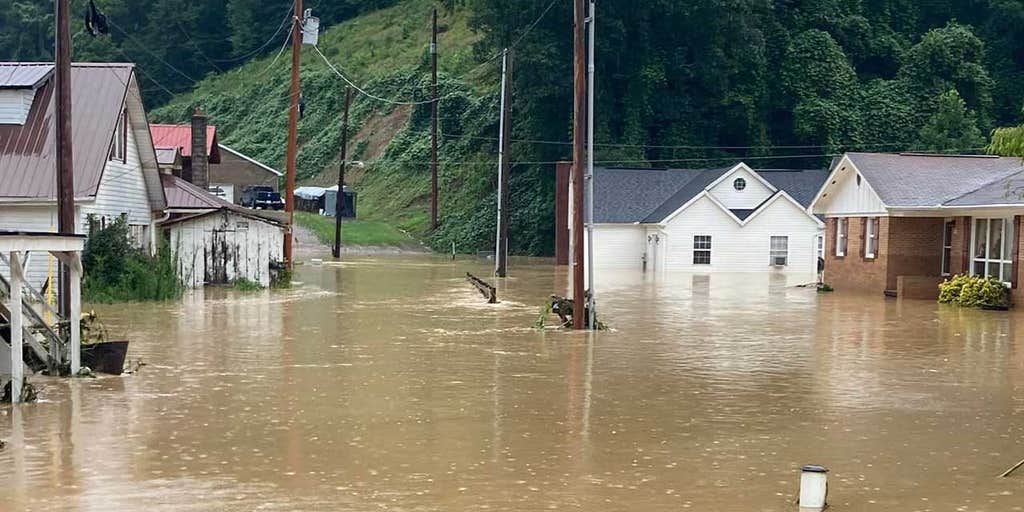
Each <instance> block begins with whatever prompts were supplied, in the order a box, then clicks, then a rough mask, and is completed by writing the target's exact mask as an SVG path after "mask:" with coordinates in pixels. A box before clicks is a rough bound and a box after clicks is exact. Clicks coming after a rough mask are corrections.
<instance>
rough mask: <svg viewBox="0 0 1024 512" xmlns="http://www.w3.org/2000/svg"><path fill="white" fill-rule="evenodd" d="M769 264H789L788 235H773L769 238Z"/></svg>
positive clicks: (781, 265)
mask: <svg viewBox="0 0 1024 512" xmlns="http://www.w3.org/2000/svg"><path fill="white" fill-rule="evenodd" d="M770 259H771V264H772V266H776V267H785V266H786V265H787V264H789V237H788V236H773V237H772V238H771V254H770Z"/></svg>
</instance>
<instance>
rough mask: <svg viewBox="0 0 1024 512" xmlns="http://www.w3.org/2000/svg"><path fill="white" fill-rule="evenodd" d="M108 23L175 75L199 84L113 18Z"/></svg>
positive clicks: (193, 83)
mask: <svg viewBox="0 0 1024 512" xmlns="http://www.w3.org/2000/svg"><path fill="white" fill-rule="evenodd" d="M107 21H108V22H109V23H110V26H112V27H114V29H116V30H117V31H118V32H120V33H121V34H124V36H125V37H126V38H128V39H129V40H131V41H132V42H133V43H135V46H138V47H139V48H140V49H142V50H144V51H145V52H146V53H148V54H150V55H152V56H153V58H155V59H156V60H158V61H160V62H161V63H162V64H163V65H165V66H167V67H168V68H170V69H171V70H173V71H174V72H175V73H177V74H179V75H181V76H183V77H185V79H187V80H188V81H190V82H192V85H195V84H196V83H197V82H198V80H196V79H194V78H192V77H191V76H188V74H186V73H185V72H184V71H182V70H180V69H178V68H176V67H174V65H173V64H171V63H170V62H167V61H166V60H164V59H163V57H161V56H159V55H157V54H156V52H154V51H152V50H150V49H149V48H147V47H146V46H144V45H143V44H141V43H140V42H139V41H138V39H135V37H134V36H132V35H131V34H129V33H128V32H125V30H124V29H123V28H121V27H120V26H118V24H117V23H114V20H113V19H111V18H107ZM115 46H116V45H115Z"/></svg>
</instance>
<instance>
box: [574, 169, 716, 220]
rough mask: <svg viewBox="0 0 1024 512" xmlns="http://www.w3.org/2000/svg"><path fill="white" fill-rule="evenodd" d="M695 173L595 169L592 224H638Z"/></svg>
mask: <svg viewBox="0 0 1024 512" xmlns="http://www.w3.org/2000/svg"><path fill="white" fill-rule="evenodd" d="M698 173H700V171H699V170H690V169H680V170H675V169H673V170H668V169H612V168H597V169H594V222H598V223H615V224H619V223H632V222H641V221H643V220H644V219H645V218H646V217H647V216H648V215H649V214H650V213H651V212H652V211H654V209H655V208H657V207H658V206H659V205H661V204H662V203H664V202H665V200H666V199H668V198H670V197H672V194H674V193H675V192H676V191H677V190H679V188H680V187H682V186H683V185H685V184H686V183H687V182H688V181H690V180H691V179H693V177H694V176H695V175H696V174H698Z"/></svg>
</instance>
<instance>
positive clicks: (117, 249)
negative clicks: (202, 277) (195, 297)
mask: <svg viewBox="0 0 1024 512" xmlns="http://www.w3.org/2000/svg"><path fill="white" fill-rule="evenodd" d="M82 266H83V267H84V268H85V278H84V280H83V282H82V296H83V299H84V300H86V301H88V302H126V301H149V300H171V299H177V298H179V297H181V295H182V293H183V292H184V291H185V286H184V284H182V282H181V279H179V278H178V273H177V270H176V267H177V265H176V263H175V261H174V257H173V256H172V255H171V250H170V248H169V247H167V246H161V247H160V249H159V250H158V251H157V255H156V256H150V255H148V254H146V253H145V252H144V251H142V250H141V249H139V248H137V247H135V245H134V243H133V242H132V238H131V232H130V230H129V227H128V220H127V219H126V218H125V217H124V216H122V217H119V218H118V219H117V220H115V221H114V222H112V223H111V224H109V225H108V226H107V227H105V228H103V229H100V230H98V231H95V232H93V233H92V235H90V236H89V240H88V241H87V242H86V244H85V250H84V251H83V252H82Z"/></svg>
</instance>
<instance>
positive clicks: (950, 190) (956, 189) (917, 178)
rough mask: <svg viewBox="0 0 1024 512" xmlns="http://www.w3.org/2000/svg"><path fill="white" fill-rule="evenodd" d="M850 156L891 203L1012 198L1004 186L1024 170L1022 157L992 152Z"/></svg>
mask: <svg viewBox="0 0 1024 512" xmlns="http://www.w3.org/2000/svg"><path fill="white" fill-rule="evenodd" d="M846 158H847V159H849V161H850V162H851V163H852V164H853V165H854V167H856V169H857V171H858V172H860V174H861V176H863V178H864V179H865V180H867V182H868V183H869V184H870V185H871V188H872V189H873V190H874V191H875V193H876V194H878V197H879V199H881V201H882V203H883V204H884V205H885V206H886V207H888V208H901V207H937V206H942V205H947V204H948V205H954V204H957V205H980V204H991V203H990V202H993V201H994V202H997V204H1002V203H1006V201H1005V200H1004V199H1006V198H1000V197H998V195H999V194H998V191H999V190H998V189H999V188H1000V186H1002V184H1003V183H1004V182H1005V181H1006V180H1007V179H1009V178H1011V177H1012V176H1015V175H1018V174H1020V173H1021V171H1024V163H1022V162H1021V159H1020V158H1011V157H996V156H986V155H980V156H975V155H932V154H914V153H903V154H892V153H847V154H846ZM841 162H842V161H840V164H839V165H841ZM968 196H969V197H968Z"/></svg>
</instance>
